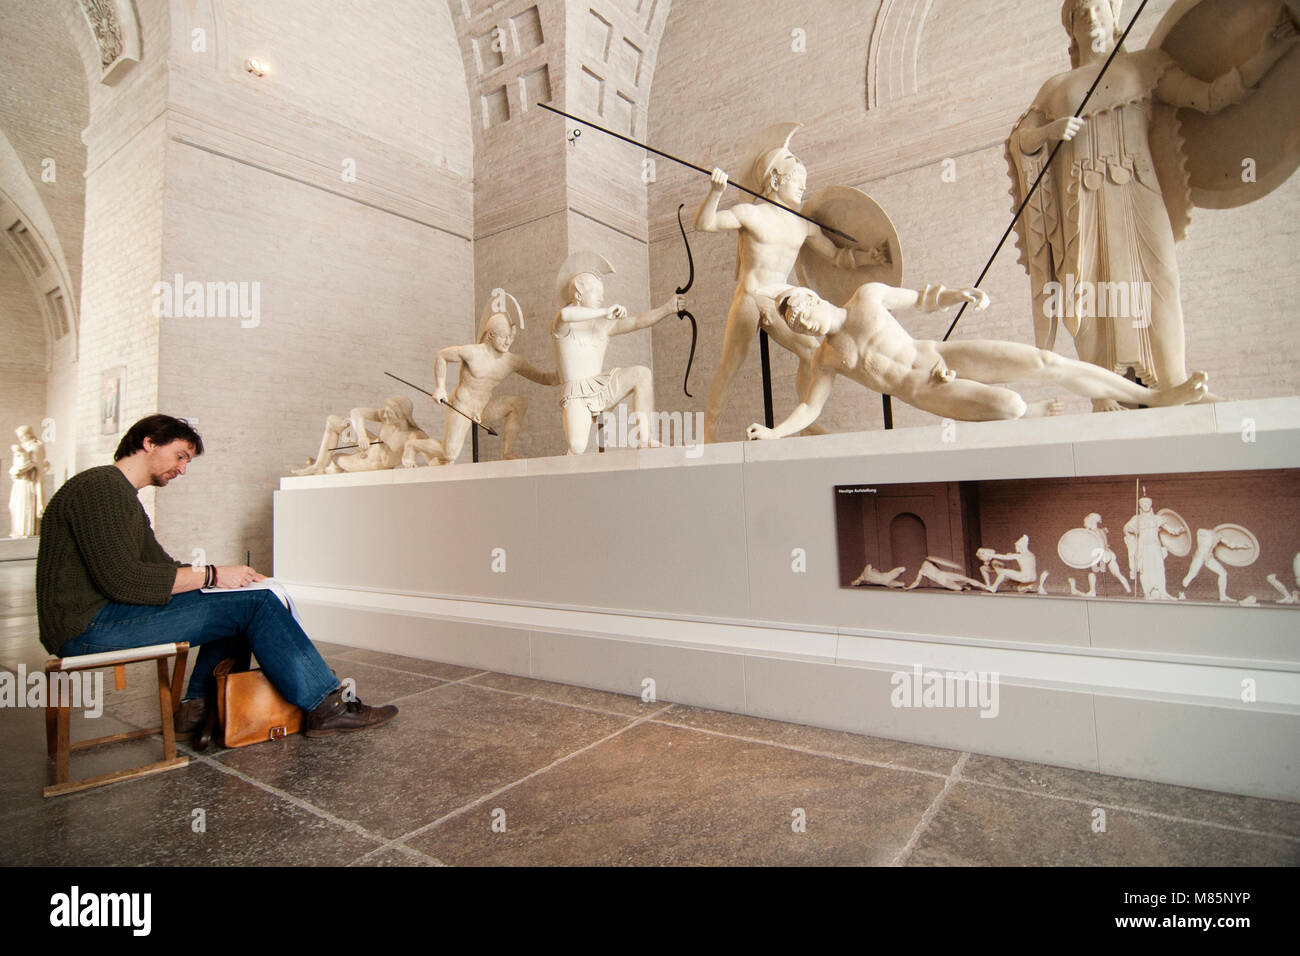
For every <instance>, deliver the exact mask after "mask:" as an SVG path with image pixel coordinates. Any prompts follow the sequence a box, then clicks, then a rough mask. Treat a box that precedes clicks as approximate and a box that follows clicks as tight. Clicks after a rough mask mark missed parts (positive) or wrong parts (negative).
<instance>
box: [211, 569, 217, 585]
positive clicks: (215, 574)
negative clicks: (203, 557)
mask: <svg viewBox="0 0 1300 956" xmlns="http://www.w3.org/2000/svg"><path fill="white" fill-rule="evenodd" d="M212 586H213V587H214V588H215V587H216V586H217V566H216V565H215V564H214V565H213V566H212Z"/></svg>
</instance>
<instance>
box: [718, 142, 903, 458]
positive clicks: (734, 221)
mask: <svg viewBox="0 0 1300 956" xmlns="http://www.w3.org/2000/svg"><path fill="white" fill-rule="evenodd" d="M798 128H799V124H797V123H779V124H776V125H775V126H772V127H769V128H768V129H767V130H764V131H763V132H762V133H760V134H759V135H758V136H757V137H756V138H755V140H754V142H753V143H752V144H751V149H752V150H753V154H752V155H751V156H750V158H749V160H748V168H747V173H746V176H745V178H744V181H743V182H742V185H744V186H746V187H747V188H749V189H752V190H753V191H754V192H757V193H760V194H761V195H763V196H765V197H767V198H770V199H773V200H775V201H776V202H779V203H781V204H782V205H784V206H787V207H788V208H789V209H794V210H799V209H800V207H801V205H802V203H803V198H804V188H805V186H806V185H807V181H808V170H807V169H806V168H805V167H804V165H803V163H801V162H800V161H799V159H798V158H797V157H796V156H795V155H794V153H792V152H790V148H789V143H790V138H791V137H792V136H793V135H794V133H795V130H797V129H798ZM727 181H728V180H727V174H726V173H725V172H723V171H722V170H721V169H714V171H713V176H712V178H711V185H710V187H709V193H708V195H707V196H706V197H705V199H704V202H703V203H702V204H701V205H700V208H699V211H698V212H697V213H696V215H695V228H696V229H699V230H701V231H703V232H720V231H734V232H736V233H737V251H736V279H737V280H738V281H737V283H736V292H735V295H734V296H733V297H732V300H731V308H730V310H729V311H728V313H727V329H726V333H725V336H724V338H723V342H722V358H721V360H720V361H719V363H718V370H717V372H716V373H715V374H714V376H713V382H712V384H711V385H710V386H709V403H708V409H707V411H706V412H705V416H704V440H705V441H706V442H713V441H716V440H717V432H718V419H719V417H720V416H721V415H722V413H723V411H724V410H725V408H726V405H727V400H728V398H729V397H730V395H731V386H732V382H733V381H734V380H735V377H736V373H737V372H739V371H740V367H741V365H743V364H744V362H745V357H746V356H747V355H748V354H749V343H750V342H751V341H752V340H753V338H754V336H755V335H756V334H757V332H758V328H759V323H760V321H761V322H762V324H763V327H764V328H765V329H766V330H767V332H768V334H769V335H771V336H772V338H773V339H775V340H776V341H777V342H778V343H779V344H781V345H782V346H784V347H785V348H787V349H789V350H790V351H791V352H793V353H794V354H795V355H796V356H797V357H798V359H799V371H798V378H797V381H796V389H797V391H798V397H799V398H801V399H802V398H803V397H804V396H805V395H806V394H807V389H808V386H809V385H810V384H811V381H812V355H813V350H814V349H816V348H817V340H816V339H815V338H812V337H811V336H808V335H803V334H800V333H799V332H797V331H793V330H791V329H790V328H789V327H788V326H787V325H786V324H785V323H784V322H780V321H777V318H776V314H775V310H774V303H773V301H772V296H773V295H774V293H775V292H776V290H778V289H781V288H784V287H785V286H786V285H787V284H788V283H789V280H790V272H791V270H792V269H793V268H794V266H795V262H796V260H797V259H798V257H799V252H800V250H801V249H802V248H804V246H805V245H806V246H808V247H809V248H811V249H812V250H813V251H814V252H816V253H817V254H818V255H819V256H821V257H822V258H824V259H827V260H830V261H832V262H834V264H835V265H836V266H838V267H840V268H842V269H845V270H853V269H856V268H858V267H859V266H863V265H868V264H879V263H881V262H882V261H884V259H886V258H887V257H888V255H889V251H888V249H887V248H882V247H879V246H877V247H875V248H873V249H871V250H862V249H851V248H843V249H841V248H839V247H837V246H836V245H835V243H833V242H832V241H831V240H830V239H829V238H828V237H827V236H826V234H825V233H824V232H823V231H822V230H821V228H820V227H819V226H817V225H816V224H814V223H812V222H809V221H807V220H805V219H800V218H799V217H798V216H795V215H792V214H791V213H790V212H788V211H787V210H785V209H780V208H778V207H777V206H774V205H772V204H771V203H767V202H761V201H758V200H755V201H754V202H752V203H739V204H737V205H735V206H732V207H731V208H729V209H726V210H722V211H719V209H718V202H719V200H720V199H721V198H722V193H723V191H724V190H725V189H726V187H727ZM856 238H858V239H859V240H861V241H866V240H867V237H861V236H859V237H856Z"/></svg>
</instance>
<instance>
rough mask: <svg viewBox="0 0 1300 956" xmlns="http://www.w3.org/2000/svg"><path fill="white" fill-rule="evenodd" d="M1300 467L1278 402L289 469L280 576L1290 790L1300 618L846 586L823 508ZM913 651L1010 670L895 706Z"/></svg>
mask: <svg viewBox="0 0 1300 956" xmlns="http://www.w3.org/2000/svg"><path fill="white" fill-rule="evenodd" d="M1298 466H1300V399H1275V400H1267V401H1258V402H1238V403H1224V404H1219V405H1203V406H1194V407H1184V408H1173V409H1158V410H1157V409H1148V410H1142V411H1135V412H1124V413H1117V414H1105V415H1086V416H1070V417H1062V418H1055V419H1039V420H1029V421H1020V422H996V423H980V424H965V423H962V424H959V425H957V426H956V428H955V430H954V429H952V428H949V429H944V428H943V426H941V425H940V424H939V423H938V422H936V424H935V426H934V427H933V428H914V429H905V430H898V431H893V432H863V433H856V434H845V435H828V436H821V437H811V438H792V439H785V440H783V441H776V442H751V443H732V444H721V445H710V446H701V447H694V448H682V447H671V448H663V449H652V450H643V451H633V450H618V451H611V452H609V453H607V454H594V453H593V454H588V455H586V456H583V457H577V458H573V457H561V458H544V459H531V460H525V461H510V462H487V463H482V464H478V465H472V464H467V465H455V466H451V467H446V468H419V469H411V470H400V469H399V470H397V471H390V472H377V473H370V474H357V475H323V476H319V477H305V478H285V479H283V480H282V482H281V488H280V491H278V492H277V493H276V495H275V574H276V577H277V579H279V580H280V581H282V582H283V583H284V584H285V585H286V586H287V587H288V589H289V591H290V593H291V594H292V595H293V597H294V599H295V601H296V602H297V604H298V607H299V609H300V611H301V613H302V616H303V619H304V621H305V623H306V625H307V629H308V632H309V633H310V634H311V635H312V636H313V637H314V638H317V639H319V640H324V641H332V642H336V643H339V644H346V645H349V646H354V647H364V648H370V649H374V650H380V651H388V652H391V653H396V654H403V655H407V656H411V657H418V658H427V659H433V660H440V661H447V662H451V663H456V664H462V665H465V666H470V667H478V668H483V669H490V670H494V671H499V672H503V673H508V674H517V675H524V676H529V677H535V678H539V679H543V680H550V681H560V682H564V683H570V684H577V685H581V686H585V687H592V688H598V689H601V690H607V691H614V692H619V693H624V694H634V695H638V696H649V694H650V693H653V694H654V696H655V698H656V699H658V700H662V701H672V702H677V703H682V704H690V705H696V706H701V707H708V708H714V709H719V710H726V711H734V712H737V713H744V714H752V715H756V716H761V717H769V718H773V719H777V720H785V721H792V722H796V723H803V724H811V725H816V726H821V727H829V728H834V729H839V730H847V731H853V732H857V733H863V734H871V735H875V736H881V737H888V738H894V739H899V740H907V741H914V742H919V743H925V744H930V745H933V746H939V747H949V748H953V749H958V750H969V751H974V752H978V753H985V754H994V755H999V756H1005V757H1012V758H1017V759H1024V760H1032V761H1037V762H1042V763H1048V764H1054V765H1058V766H1064V767H1073V768H1079V769H1084V770H1091V771H1098V772H1102V773H1109V774H1118V775H1122V776H1130V777H1139V778H1143V779H1148V780H1157V781H1164V782H1169V783H1176V784H1182V785H1186V786H1193V787H1205V788H1210V789H1215V790H1224V791H1230V792H1235V793H1244V794H1251V795H1255V796H1261V797H1272V798H1280V799H1287V800H1300V748H1298V747H1297V746H1296V741H1297V740H1300V616H1297V615H1300V610H1297V609H1296V608H1294V607H1283V606H1278V605H1276V604H1275V603H1273V598H1270V597H1268V596H1267V595H1266V594H1264V593H1263V592H1260V594H1259V595H1258V597H1259V604H1258V605H1257V606H1254V607H1241V606H1237V605H1217V604H1206V603H1189V602H1157V601H1142V600H1131V601H1123V600H1120V601H1116V600H1089V599H1083V598H1077V597H1067V596H1065V595H1064V593H1063V591H1064V590H1065V589H1064V584H1065V582H1064V581H1054V582H1049V584H1048V590H1049V592H1051V593H1049V594H1046V595H1032V594H997V595H983V594H978V595H977V594H969V593H968V594H955V593H947V592H938V591H933V590H931V591H925V590H918V591H909V592H898V591H890V590H885V589H861V588H859V589H848V588H842V587H841V586H840V584H841V581H840V575H839V571H838V567H837V559H836V549H837V537H836V527H835V507H834V500H833V495H834V491H833V489H834V487H835V486H836V485H856V484H862V483H864V482H871V483H881V484H884V483H900V482H936V481H949V482H950V481H977V480H994V479H1022V478H1043V479H1053V478H1070V477H1075V476H1105V475H1145V476H1158V475H1161V474H1171V473H1179V474H1186V473H1194V472H1209V471H1214V472H1231V471H1255V470H1265V469H1281V468H1295V467H1298ZM1080 517H1082V515H1080ZM1112 520H1113V519H1112ZM1120 524H1121V525H1122V522H1120ZM1112 526H1113V527H1114V525H1112ZM1257 530H1259V531H1266V530H1268V529H1257ZM1116 531H1118V528H1116ZM1262 537H1263V535H1262V534H1261V538H1262ZM1008 543H1009V542H1008ZM1111 546H1112V547H1118V548H1119V549H1120V550H1122V548H1123V544H1122V540H1121V541H1120V543H1119V544H1118V545H1117V544H1116V542H1115V539H1114V538H1112V544H1111ZM1040 547H1044V546H1042V545H1040ZM1045 550H1047V549H1046V548H1045ZM1296 550H1300V542H1297V548H1296ZM1278 570H1279V572H1281V571H1282V570H1283V569H1281V568H1279V569H1278ZM1285 570H1286V572H1287V573H1289V572H1290V569H1289V568H1287V569H1285ZM1171 577H1172V574H1171ZM908 578H909V580H910V575H908ZM1053 585H1055V587H1053ZM917 668H920V669H921V670H922V672H926V673H928V672H931V671H950V672H960V673H968V672H974V674H976V675H978V674H980V673H981V672H983V673H984V674H986V675H991V674H993V673H996V674H997V675H998V677H997V682H996V683H997V698H996V712H995V713H994V712H992V709H991V708H989V707H987V706H985V707H982V708H977V707H972V706H964V707H963V706H939V707H932V706H896V705H897V704H898V703H899V699H898V696H897V694H896V693H894V692H895V691H896V690H897V688H898V687H899V686H900V682H906V680H905V678H906V677H907V675H912V674H914V673H915V672H916V669H917ZM897 675H904V677H900V676H897ZM362 690H363V691H364V688H363V689H362Z"/></svg>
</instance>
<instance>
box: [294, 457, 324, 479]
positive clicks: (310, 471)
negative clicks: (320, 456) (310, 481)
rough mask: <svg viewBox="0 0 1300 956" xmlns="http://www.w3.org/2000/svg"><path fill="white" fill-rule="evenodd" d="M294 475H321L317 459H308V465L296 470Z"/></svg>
mask: <svg viewBox="0 0 1300 956" xmlns="http://www.w3.org/2000/svg"><path fill="white" fill-rule="evenodd" d="M292 473H293V474H295V475H319V474H320V469H319V468H317V467H316V459H315V458H308V459H307V464H305V465H304V466H303V467H301V468H295V469H294V470H293V472H292Z"/></svg>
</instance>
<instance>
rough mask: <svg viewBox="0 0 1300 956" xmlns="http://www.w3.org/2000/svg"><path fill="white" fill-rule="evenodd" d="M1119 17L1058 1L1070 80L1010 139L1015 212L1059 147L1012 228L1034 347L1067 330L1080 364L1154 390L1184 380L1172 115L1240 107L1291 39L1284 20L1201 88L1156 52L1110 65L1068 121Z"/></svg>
mask: <svg viewBox="0 0 1300 956" xmlns="http://www.w3.org/2000/svg"><path fill="white" fill-rule="evenodd" d="M1121 6H1122V0H1065V3H1064V5H1063V6H1062V8H1061V21H1062V23H1063V24H1064V26H1065V30H1066V32H1067V33H1068V34H1069V36H1070V63H1071V65H1072V67H1073V68H1072V69H1071V70H1070V71H1068V72H1066V73H1061V74H1058V75H1056V76H1054V77H1052V78H1051V79H1050V80H1048V81H1047V82H1046V83H1045V84H1044V85H1043V87H1042V89H1041V90H1040V91H1039V93H1038V96H1037V97H1035V99H1034V102H1033V104H1032V105H1031V106H1030V107H1029V110H1028V112H1026V113H1025V115H1024V116H1023V117H1022V118H1021V119H1020V120H1019V121H1018V122H1017V123H1016V125H1015V128H1014V129H1013V130H1012V133H1011V136H1010V138H1009V139H1008V141H1007V159H1008V162H1009V163H1010V167H1011V178H1012V181H1013V183H1014V193H1015V200H1016V208H1019V206H1020V204H1021V203H1022V202H1023V200H1024V198H1025V196H1026V195H1027V194H1028V192H1029V189H1030V187H1031V185H1032V184H1033V183H1034V181H1035V180H1036V179H1037V178H1038V176H1039V174H1040V172H1041V171H1042V169H1043V167H1044V166H1045V165H1046V163H1047V160H1048V157H1049V156H1051V153H1052V148H1053V146H1054V145H1055V144H1056V143H1057V142H1058V141H1064V145H1063V147H1062V148H1061V150H1060V151H1059V153H1058V155H1057V156H1056V158H1055V160H1053V162H1052V165H1051V168H1050V169H1049V171H1048V173H1047V175H1046V176H1045V177H1044V178H1043V180H1042V182H1041V184H1040V185H1039V187H1038V190H1037V191H1036V192H1035V194H1034V197H1033V199H1032V201H1031V202H1030V204H1029V206H1028V207H1027V208H1026V209H1025V211H1024V214H1023V215H1022V216H1021V218H1020V220H1019V221H1018V222H1017V229H1018V231H1019V245H1020V252H1021V263H1022V264H1023V265H1024V266H1025V268H1026V269H1027V270H1028V271H1029V275H1030V279H1031V284H1032V289H1033V309H1034V331H1035V338H1036V341H1037V344H1038V345H1039V347H1041V348H1044V349H1049V350H1050V349H1052V348H1053V346H1054V344H1055V340H1056V333H1057V326H1058V323H1060V324H1064V326H1065V328H1066V330H1067V331H1068V332H1069V333H1070V334H1071V335H1072V336H1073V337H1074V344H1075V349H1076V351H1077V352H1078V355H1079V358H1081V359H1083V360H1084V361H1086V362H1090V363H1091V364H1093V365H1098V366H1100V367H1102V368H1104V369H1108V370H1111V371H1115V372H1120V373H1123V372H1124V371H1125V370H1126V369H1129V368H1131V369H1133V371H1134V372H1135V373H1136V374H1137V376H1138V377H1139V378H1140V379H1141V381H1142V382H1144V383H1145V384H1147V385H1150V386H1153V387H1158V388H1162V389H1165V388H1169V387H1171V386H1177V385H1181V384H1183V383H1184V382H1186V381H1187V380H1188V374H1187V368H1186V357H1185V356H1186V344H1185V341H1184V332H1183V313H1182V306H1181V304H1180V302H1179V282H1178V262H1177V258H1176V255H1175V251H1174V245H1175V243H1176V242H1177V241H1178V240H1179V239H1181V238H1183V235H1184V233H1185V231H1186V227H1187V223H1188V219H1189V212H1190V208H1191V196H1190V194H1189V189H1188V179H1187V172H1186V170H1185V169H1184V164H1183V156H1182V154H1181V152H1180V150H1181V148H1182V143H1181V137H1180V135H1179V132H1178V125H1177V122H1176V120H1175V119H1174V108H1176V107H1180V108H1183V109H1190V110H1196V111H1199V112H1201V113H1209V114H1212V113H1216V112H1218V111H1219V110H1222V109H1223V108H1224V107H1227V106H1229V105H1232V104H1235V103H1239V102H1241V101H1242V100H1244V99H1245V98H1246V97H1247V96H1248V95H1250V92H1251V91H1250V88H1251V87H1252V86H1254V85H1255V84H1256V83H1258V82H1259V81H1260V80H1261V79H1262V78H1263V77H1264V75H1265V74H1266V73H1267V72H1268V71H1269V70H1270V69H1271V68H1272V67H1273V65H1274V64H1275V63H1276V62H1277V61H1278V59H1280V58H1281V56H1282V55H1283V54H1284V53H1286V52H1287V50H1289V49H1290V47H1291V45H1292V44H1293V43H1295V41H1296V39H1297V33H1296V28H1295V24H1294V23H1293V22H1292V20H1291V18H1290V15H1289V14H1287V13H1286V11H1285V10H1283V11H1282V14H1281V17H1280V19H1279V23H1278V26H1277V28H1276V29H1275V30H1274V31H1273V33H1272V34H1271V35H1270V36H1269V37H1267V38H1266V39H1265V40H1264V43H1263V46H1262V47H1261V48H1260V49H1259V51H1258V52H1257V53H1256V54H1255V55H1254V56H1252V57H1250V58H1249V59H1248V60H1246V61H1245V62H1244V63H1242V64H1241V66H1240V67H1239V68H1233V69H1229V70H1227V71H1226V72H1224V73H1223V74H1222V75H1221V76H1220V77H1219V78H1218V79H1217V80H1215V81H1214V82H1211V83H1206V82H1202V81H1201V80H1198V79H1196V78H1194V77H1192V76H1190V75H1188V73H1186V72H1185V71H1184V70H1183V69H1182V68H1181V67H1180V66H1179V65H1178V64H1177V63H1176V62H1175V61H1174V60H1173V58H1172V57H1171V56H1170V55H1169V54H1168V53H1166V52H1165V51H1164V50H1161V49H1158V48H1156V49H1146V50H1142V51H1140V52H1136V53H1130V52H1128V51H1121V52H1120V53H1119V54H1117V55H1116V56H1115V59H1114V61H1113V62H1112V63H1111V65H1110V67H1109V68H1108V69H1107V72H1106V76H1105V80H1104V82H1103V83H1101V85H1100V86H1098V88H1097V90H1096V92H1095V93H1094V94H1093V96H1092V98H1091V99H1090V100H1089V101H1088V104H1087V107H1086V109H1085V111H1084V113H1083V115H1082V116H1081V117H1080V118H1078V119H1075V118H1074V117H1073V114H1074V112H1075V110H1076V109H1078V106H1079V104H1080V103H1081V102H1083V98H1084V96H1085V95H1086V93H1087V91H1088V89H1089V88H1090V87H1091V86H1092V85H1093V83H1094V81H1095V80H1096V79H1097V75H1098V73H1099V72H1100V70H1101V69H1102V67H1103V64H1105V63H1106V61H1107V58H1108V57H1109V56H1110V54H1111V52H1112V50H1113V49H1114V47H1115V43H1116V41H1117V40H1118V39H1119V37H1120V35H1121V34H1122V32H1123V28H1124V24H1123V23H1122V22H1121V20H1120V8H1121ZM1241 148H1242V149H1243V150H1246V149H1248V147H1246V146H1245V145H1243V146H1242V147H1241ZM1243 155H1247V153H1243ZM1118 293H1123V294H1118ZM1112 312H1114V313H1116V314H1111V313H1112ZM1119 401H1122V399H1117V398H1115V397H1113V396H1096V397H1094V399H1093V408H1094V410H1096V411H1113V410H1116V409H1118V408H1119V407H1120V406H1119V404H1118V403H1119Z"/></svg>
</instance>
